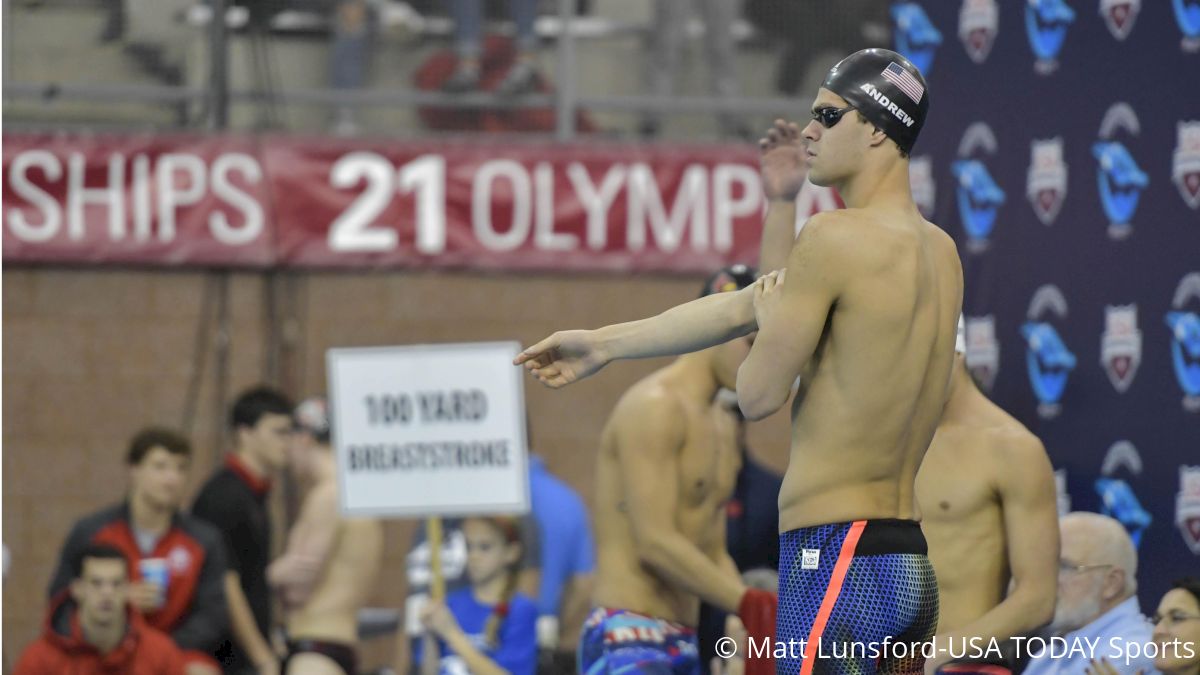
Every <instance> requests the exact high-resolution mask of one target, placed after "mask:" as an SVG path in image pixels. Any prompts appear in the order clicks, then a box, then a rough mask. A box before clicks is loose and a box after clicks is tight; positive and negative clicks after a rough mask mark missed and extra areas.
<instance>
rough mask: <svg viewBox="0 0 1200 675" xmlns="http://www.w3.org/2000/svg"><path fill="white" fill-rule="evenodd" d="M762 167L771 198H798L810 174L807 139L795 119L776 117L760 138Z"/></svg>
mask: <svg viewBox="0 0 1200 675" xmlns="http://www.w3.org/2000/svg"><path fill="white" fill-rule="evenodd" d="M758 148H759V151H760V155H759V168H760V171H761V172H762V182H763V191H764V192H765V193H766V196H767V199H768V200H784V201H791V200H794V199H796V195H797V194H799V193H800V188H801V187H802V186H803V185H804V177H805V176H806V175H808V167H807V165H806V164H805V161H804V138H803V137H802V136H801V135H800V127H799V126H797V125H796V124H794V123H792V122H787V121H784V120H775V125H774V126H772V127H771V128H770V129H768V130H767V134H766V136H764V137H762V138H760V139H759V140H758Z"/></svg>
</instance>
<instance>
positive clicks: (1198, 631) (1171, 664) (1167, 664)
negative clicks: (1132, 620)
mask: <svg viewBox="0 0 1200 675" xmlns="http://www.w3.org/2000/svg"><path fill="white" fill-rule="evenodd" d="M1150 621H1151V623H1153V624H1154V641H1155V642H1156V643H1157V644H1158V648H1159V653H1158V656H1157V657H1156V658H1155V659H1154V667H1155V668H1157V669H1158V670H1159V671H1160V672H1162V673H1163V675H1200V579H1197V578H1195V577H1189V578H1187V579H1180V580H1179V581H1176V582H1175V583H1174V584H1172V585H1171V590H1169V591H1167V593H1166V595H1164V596H1163V597H1162V600H1161V601H1159V603H1158V611H1157V612H1155V613H1154V618H1152V619H1151V620H1150Z"/></svg>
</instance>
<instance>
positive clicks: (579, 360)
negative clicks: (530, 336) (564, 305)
mask: <svg viewBox="0 0 1200 675" xmlns="http://www.w3.org/2000/svg"><path fill="white" fill-rule="evenodd" d="M609 360H610V359H609V357H608V355H607V354H605V353H604V350H603V349H602V348H601V347H600V344H599V340H598V339H597V337H596V332H595V331H590V330H567V331H559V332H557V333H555V334H553V335H551V336H550V337H548V338H546V339H544V340H542V341H541V342H539V343H537V344H535V345H533V346H532V347H529V348H528V349H526V350H525V351H523V352H521V353H520V354H518V355H517V358H515V359H513V365H517V366H520V365H524V366H525V369H526V370H528V371H529V373H530V374H531V375H533V376H534V377H535V378H537V380H538V382H541V383H542V384H544V385H546V386H547V387H550V388H551V389H558V388H559V387H565V386H566V385H568V384H571V383H572V382H578V381H579V380H582V379H583V378H585V377H587V376H589V375H591V374H592V373H595V372H596V371H597V370H600V369H601V368H603V367H604V366H605V365H606V364H607V363H608V362H609Z"/></svg>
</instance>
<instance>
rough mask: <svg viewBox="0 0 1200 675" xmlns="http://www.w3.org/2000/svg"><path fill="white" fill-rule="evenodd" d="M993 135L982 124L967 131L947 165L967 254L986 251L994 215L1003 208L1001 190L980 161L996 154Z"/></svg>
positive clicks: (990, 130) (993, 224)
mask: <svg viewBox="0 0 1200 675" xmlns="http://www.w3.org/2000/svg"><path fill="white" fill-rule="evenodd" d="M996 149H997V144H996V135H995V134H994V133H992V128H991V127H989V126H988V125H987V124H986V123H984V122H976V123H974V124H972V125H971V126H969V127H967V131H966V133H964V134H963V137H962V140H961V141H960V142H959V144H958V157H959V159H958V160H957V161H955V162H954V163H953V164H951V165H950V172H951V173H952V174H954V178H955V181H956V182H957V183H958V189H957V191H956V192H955V201H956V202H957V203H958V214H959V217H960V218H961V219H962V224H963V229H964V230H966V233H967V250H968V251H970V252H972V253H982V252H983V251H986V250H987V248H988V236H989V235H990V234H991V233H992V228H993V227H995V225H996V214H997V213H998V212H999V210H1000V206H1001V205H1002V204H1004V190H1001V189H1000V186H999V185H997V184H996V181H995V180H993V179H992V174H991V173H990V172H989V171H988V168H987V165H986V164H984V162H983V159H982V157H985V156H987V155H994V154H996Z"/></svg>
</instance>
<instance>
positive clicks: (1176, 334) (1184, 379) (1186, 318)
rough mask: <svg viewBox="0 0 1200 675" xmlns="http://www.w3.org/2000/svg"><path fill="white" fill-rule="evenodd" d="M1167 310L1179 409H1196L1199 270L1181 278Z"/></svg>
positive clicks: (1199, 390) (1199, 394)
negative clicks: (1180, 394)
mask: <svg viewBox="0 0 1200 675" xmlns="http://www.w3.org/2000/svg"><path fill="white" fill-rule="evenodd" d="M1171 308H1172V310H1173V311H1170V312H1167V326H1168V327H1169V328H1170V329H1171V361H1172V363H1173V364H1174V365H1175V378H1176V379H1177V380H1179V386H1180V387H1181V388H1182V389H1183V409H1184V410H1186V411H1188V412H1200V272H1192V273H1190V274H1188V275H1186V276H1184V277H1183V279H1182V280H1181V281H1180V282H1179V286H1178V287H1177V288H1176V289H1175V297H1174V298H1172V300H1171Z"/></svg>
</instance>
